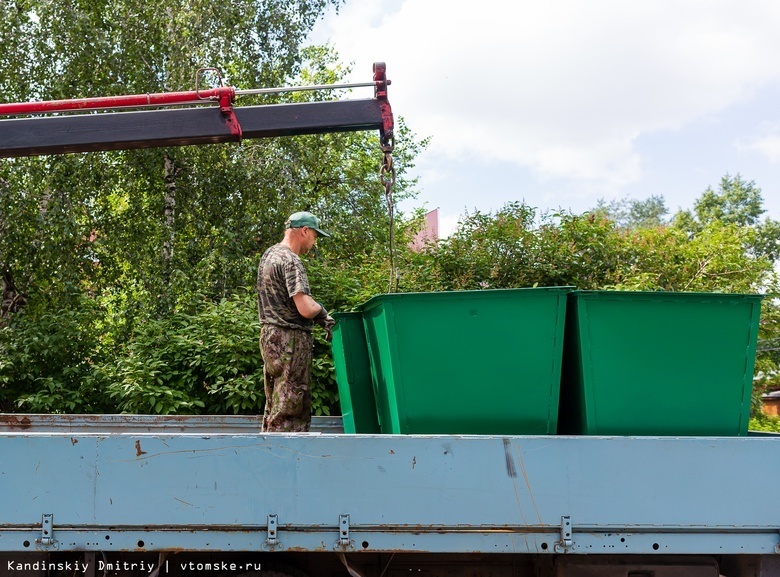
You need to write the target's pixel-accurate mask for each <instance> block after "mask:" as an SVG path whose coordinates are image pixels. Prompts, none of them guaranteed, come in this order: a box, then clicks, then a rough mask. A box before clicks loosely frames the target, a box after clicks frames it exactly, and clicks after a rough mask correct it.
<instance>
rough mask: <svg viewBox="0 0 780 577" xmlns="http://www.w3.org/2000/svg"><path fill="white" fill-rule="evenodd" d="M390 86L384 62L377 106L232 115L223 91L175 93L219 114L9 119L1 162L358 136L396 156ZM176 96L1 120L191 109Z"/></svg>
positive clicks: (265, 108) (336, 104) (307, 106)
mask: <svg viewBox="0 0 780 577" xmlns="http://www.w3.org/2000/svg"><path fill="white" fill-rule="evenodd" d="M388 84H389V81H387V80H386V78H385V67H384V63H376V64H374V82H373V85H374V95H375V96H374V98H372V99H359V100H332V101H322V102H307V103H300V104H275V105H262V106H246V107H237V108H233V107H232V101H233V97H234V96H235V94H236V91H235V90H233V89H232V88H221V89H214V90H212V91H207V92H204V91H195V92H192V93H176V95H177V96H181V95H185V96H191V97H192V98H190V103H197V102H202V101H203V100H204V95H207V99H209V100H213V101H218V102H219V105H220V106H219V107H215V106H209V107H206V108H204V107H192V108H168V109H161V110H134V111H131V112H100V113H95V114H76V115H68V114H59V115H57V116H43V117H33V118H7V119H4V120H0V158H9V157H20V156H36V155H42V154H63V153H70V152H91V151H99V150H120V149H131V148H153V147H162V146H184V145H190V144H213V143H220V142H237V141H239V140H241V139H242V138H263V137H272V136H290V135H298V134H318V133H325V132H349V131H358V130H378V131H379V132H380V144H381V147H382V150H385V151H387V150H388V149H389V150H392V145H393V115H392V111H391V109H390V105H389V103H388V101H387V85H388ZM337 87H338V86H334V88H337ZM282 90H284V89H280V91H282ZM246 92H249V91H246ZM171 96H172V95H170V94H166V95H143V96H141V95H139V96H138V97H116V98H112V97H109V98H104V99H99V98H98V99H83V100H81V101H57V102H49V103H41V102H36V103H24V104H20V105H0V116H1V115H3V114H5V115H11V114H30V113H31V112H47V113H51V112H55V113H61V112H63V111H66V110H67V111H72V110H83V109H89V110H94V109H96V108H102V107H105V108H116V107H119V106H122V104H121V103H120V102H119V100H120V99H122V98H126V99H131V98H135V99H136V100H135V102H136V104H135V106H138V105H139V104H138V103H137V102H138V100H139V99H144V100H145V101H146V102H149V103H154V102H155V100H154V97H166V98H167V101H166V102H165V103H163V104H162V105H171V104H176V105H180V104H183V103H186V102H182V101H181V100H182V99H183V98H175V99H174V98H171ZM125 106H132V104H126V105H125ZM33 108H34V109H33Z"/></svg>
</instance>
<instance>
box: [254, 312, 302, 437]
mask: <svg viewBox="0 0 780 577" xmlns="http://www.w3.org/2000/svg"><path fill="white" fill-rule="evenodd" d="M311 348H312V336H311V333H310V332H307V331H302V330H296V329H287V328H283V327H279V326H276V325H263V329H262V331H261V332H260V351H261V352H262V354H263V363H264V365H263V381H264V384H265V411H264V412H263V431H264V432H305V431H308V430H309V426H310V425H311V387H310V384H311V358H312V354H311Z"/></svg>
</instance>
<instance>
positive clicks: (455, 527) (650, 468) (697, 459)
mask: <svg viewBox="0 0 780 577" xmlns="http://www.w3.org/2000/svg"><path fill="white" fill-rule="evenodd" d="M31 426H32V424H31ZM779 475H780V443H778V440H777V439H772V438H630V437H619V438H618V437H613V438H605V437H505V438H501V437H491V436H484V437H478V436H474V437H463V436H386V435H377V436H361V435H349V436H347V435H331V434H322V433H309V434H266V435H261V434H251V435H250V434H246V433H240V434H235V433H213V432H209V433H203V434H189V433H183V434H171V433H165V434H160V433H154V432H152V433H137V434H133V433H125V434H112V433H108V434H106V433H97V432H95V433H84V432H78V433H65V432H62V433H51V432H49V433H45V432H30V431H29V430H28V431H18V432H6V433H2V434H0V511H2V514H1V515H0V551H25V550H34V549H37V548H43V549H44V550H45V547H44V546H43V545H42V544H36V543H35V540H36V538H40V536H41V520H42V516H43V515H52V518H53V523H52V525H53V529H52V531H53V536H54V541H55V543H56V545H51V547H54V546H56V547H58V548H59V549H58V550H117V551H119V550H181V549H184V550H212V551H246V550H268V549H271V548H273V549H274V550H285V551H333V550H338V549H339V545H338V543H339V519H340V518H341V516H342V515H349V539H350V542H349V545H347V546H345V547H344V550H350V551H363V550H365V551H387V552H390V551H410V552H413V551H438V552H502V553H517V552H529V553H542V554H544V553H553V552H560V551H561V550H564V549H565V551H566V552H567V553H585V554H593V553H615V552H621V553H629V554H639V553H649V554H655V553H658V554H662V553H667V554H669V553H673V554H682V553H696V554H712V553H750V554H766V553H770V554H771V553H774V551H775V546H776V545H777V543H778V536H779V534H778V528H780V512H778V511H777V509H776V508H773V507H769V506H766V505H765V499H766V496H767V495H771V494H772V492H773V491H774V485H775V481H776V479H777V478H778V476H779ZM269 515H276V518H277V519H278V543H276V544H274V545H273V546H269V545H268V520H269ZM563 517H570V519H571V528H572V529H571V532H572V535H571V545H570V546H568V547H565V548H564V549H562V546H561V544H560V543H559V542H560V541H561V520H562V518H563ZM25 543H26V545H25ZM139 543H141V545H139Z"/></svg>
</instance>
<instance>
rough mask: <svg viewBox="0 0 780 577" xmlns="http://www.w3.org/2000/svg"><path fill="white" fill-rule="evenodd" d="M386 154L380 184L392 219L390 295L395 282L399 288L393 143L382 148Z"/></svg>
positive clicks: (380, 171) (381, 169)
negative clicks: (396, 264)
mask: <svg viewBox="0 0 780 577" xmlns="http://www.w3.org/2000/svg"><path fill="white" fill-rule="evenodd" d="M382 151H383V152H384V158H383V160H382V168H380V169H379V182H381V183H382V186H384V188H385V201H386V202H387V214H388V216H389V217H390V286H389V288H388V289H387V292H388V293H392V292H395V291H394V290H393V281H395V285H396V289H397V288H398V279H397V274H396V267H395V224H394V220H395V204H394V202H393V185H394V184H395V167H394V166H393V156H392V152H393V145H392V142H391V144H390V145H388V146H382Z"/></svg>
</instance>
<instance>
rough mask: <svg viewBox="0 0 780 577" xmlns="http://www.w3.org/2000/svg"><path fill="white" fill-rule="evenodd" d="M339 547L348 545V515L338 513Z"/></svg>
mask: <svg viewBox="0 0 780 577" xmlns="http://www.w3.org/2000/svg"><path fill="white" fill-rule="evenodd" d="M339 547H349V515H339Z"/></svg>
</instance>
